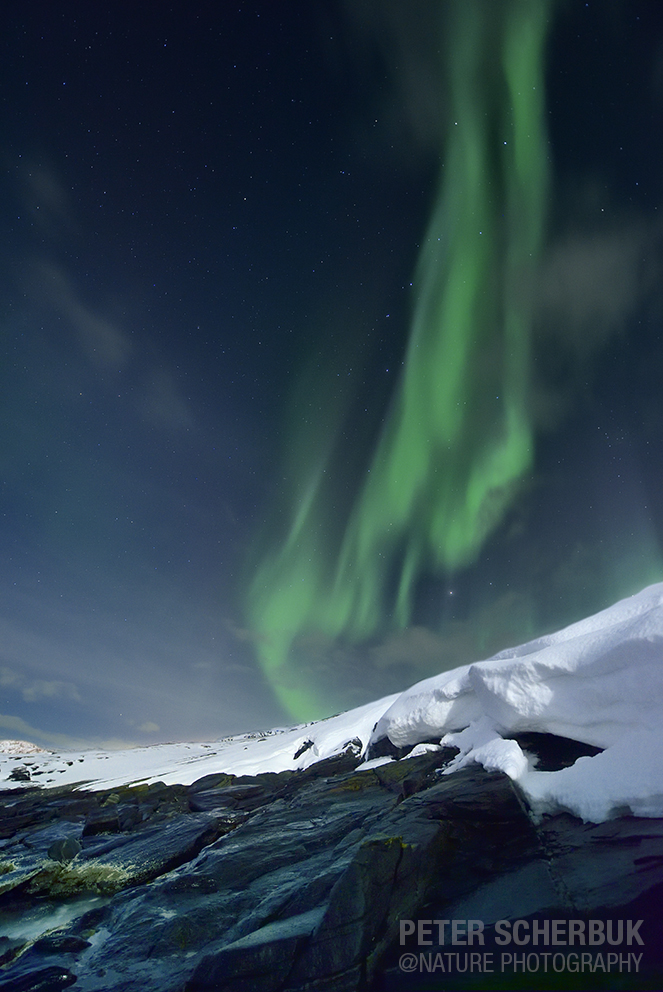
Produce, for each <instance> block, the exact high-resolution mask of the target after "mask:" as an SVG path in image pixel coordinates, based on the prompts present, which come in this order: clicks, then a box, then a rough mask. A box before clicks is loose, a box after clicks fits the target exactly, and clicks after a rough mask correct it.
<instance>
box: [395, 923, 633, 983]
mask: <svg viewBox="0 0 663 992" xmlns="http://www.w3.org/2000/svg"><path fill="white" fill-rule="evenodd" d="M643 922H644V921H643V920H498V921H497V923H495V924H494V926H493V925H492V924H491V931H492V936H493V943H494V945H495V947H496V948H498V949H496V950H480V949H479V948H482V947H485V934H484V929H485V927H484V923H483V921H482V920H401V921H400V943H401V947H403V946H405V945H406V944H407V945H408V946H409V948H410V949H409V950H408V951H406V952H404V953H402V954H401V955H400V958H399V962H398V964H399V968H400V970H401V971H402V972H405V973H409V974H412V973H413V972H429V973H430V972H439V973H450V972H451V973H453V972H477V973H479V972H482V973H486V974H490V973H491V972H498V973H499V972H537V971H540V972H552V971H554V972H562V971H570V972H613V973H614V972H632V973H634V972H639V970H640V963H641V961H642V958H643V952H642V951H640V952H637V948H638V947H643V946H644V939H643V937H642V935H641V933H640V928H641V926H642V925H643ZM450 946H451V947H452V948H453V950H451V949H449V947H450ZM458 947H463V948H467V947H472V948H474V949H473V950H471V951H470V950H457V948H458ZM424 948H435V950H424ZM501 948H508V950H507V949H505V950H501ZM571 948H572V949H571ZM631 948H632V950H631Z"/></svg>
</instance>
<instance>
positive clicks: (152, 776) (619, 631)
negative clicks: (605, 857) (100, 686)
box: [0, 583, 663, 822]
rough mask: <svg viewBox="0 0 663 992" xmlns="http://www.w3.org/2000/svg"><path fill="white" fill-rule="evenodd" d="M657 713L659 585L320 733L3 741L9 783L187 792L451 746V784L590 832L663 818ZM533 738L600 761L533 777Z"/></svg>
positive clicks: (2, 776) (325, 724)
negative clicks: (475, 776) (43, 747)
mask: <svg viewBox="0 0 663 992" xmlns="http://www.w3.org/2000/svg"><path fill="white" fill-rule="evenodd" d="M662 716H663V583H661V584H657V585H654V586H650V587H648V588H647V589H644V590H643V591H642V592H640V593H638V594H637V595H635V596H632V597H629V598H628V599H625V600H622V601H620V602H619V603H616V604H615V605H614V606H612V607H610V608H609V609H606V610H603V611H602V612H600V613H598V614H596V615H595V616H592V617H589V618H587V619H586V620H582V621H580V622H579V623H575V624H572V625H571V626H570V627H566V628H565V629H563V630H561V631H559V632H557V633H555V634H551V635H548V636H546V637H542V638H539V639H537V640H535V641H531V642H529V643H527V644H524V645H521V646H519V647H516V648H513V649H510V650H507V651H502V652H500V653H499V654H497V655H495V656H494V657H493V658H490V659H488V660H486V661H480V662H476V663H475V664H472V665H467V666H463V667H461V668H457V669H454V670H453V671H449V672H444V673H443V674H441V675H438V676H435V677H434V678H430V679H426V680H424V681H423V682H419V683H417V684H416V685H414V686H412V687H411V688H410V689H407V690H406V691H405V692H403V693H401V694H399V695H394V696H389V697H386V698H384V699H380V700H377V701H376V702H374V703H370V704H367V705H365V706H362V707H359V708H357V709H354V710H350V711H349V712H347V713H343V714H341V715H339V716H335V717H331V718H329V719H327V720H322V721H319V722H316V723H312V724H307V725H302V726H299V727H294V728H289V729H284V730H274V731H270V732H268V733H255V734H245V735H242V736H239V737H232V738H228V739H225V740H220V741H217V742H213V743H208V744H200V743H190V744H161V745H154V746H151V747H142V748H133V749H130V750H124V751H107V752H103V751H93V750H90V751H84V752H59V753H55V752H51V751H39V750H35V749H34V748H33V747H32V746H30V745H25V746H22V745H21V744H20V743H18V744H17V742H3V744H0V747H4V750H3V753H2V754H0V784H1V785H2V787H4V788H8V787H9V788H11V787H21V786H25V785H29V784H32V785H35V784H37V785H42V786H52V785H65V784H73V783H81V784H82V783H85V784H87V785H88V787H91V788H93V789H102V788H109V787H114V786H118V785H121V784H127V783H136V782H142V781H146V782H153V781H162V782H164V783H166V784H175V783H181V784H185V785H186V784H190V783H191V782H193V781H194V780H196V779H199V778H200V777H201V776H203V775H207V774H210V773H214V772H221V771H223V772H230V773H234V774H238V775H241V774H256V773H258V772H264V771H282V770H285V769H296V768H306V767H308V766H309V765H311V764H314V763H315V762H316V761H319V760H320V759H322V758H325V757H328V756H330V755H332V754H335V753H338V752H339V751H340V750H342V749H343V747H344V746H345V745H346V744H347V743H348V742H349V741H352V740H355V741H357V740H358V741H361V746H362V751H363V753H364V754H366V751H367V749H368V747H369V744H371V742H376V741H377V740H380V739H381V738H384V737H387V738H389V740H390V741H391V742H392V743H393V744H395V745H396V746H397V747H406V746H414V745H417V744H420V742H431V741H434V742H435V741H440V742H441V743H442V744H452V745H455V746H456V747H458V748H459V754H458V756H457V758H456V760H455V762H454V763H453V766H452V767H451V768H449V769H448V770H447V771H446V772H445V774H449V773H453V771H454V770H455V769H457V768H459V767H462V766H463V765H465V764H467V763H469V762H478V763H480V764H482V765H483V766H484V767H485V768H486V769H488V770H492V769H501V770H503V771H504V772H506V774H508V775H509V776H510V777H511V778H512V779H514V780H515V781H517V782H518V784H519V786H520V787H521V788H522V790H523V791H524V793H525V794H526V795H527V797H528V799H529V801H530V803H531V805H532V806H533V807H534V809H535V810H537V811H540V812H553V811H556V810H560V809H561V810H569V811H570V812H572V813H574V814H576V815H577V816H580V817H581V818H582V819H584V820H589V821H593V822H600V821H602V820H605V819H608V818H611V817H614V816H619V815H623V814H625V813H629V812H630V813H633V814H634V815H637V816H648V817H661V816H663V734H662V733H661V717H662ZM526 732H540V733H550V734H556V735H559V736H562V737H568V738H572V739H574V740H577V741H581V742H584V743H586V744H591V745H594V746H596V747H599V748H602V749H604V750H603V751H602V752H601V753H600V754H597V755H596V756H594V757H582V758H579V759H578V760H577V761H576V762H575V764H574V765H573V766H572V767H570V768H564V769H562V770H561V771H552V772H546V771H536V770H535V767H534V764H535V763H534V760H533V758H532V757H531V756H529V755H528V754H527V753H526V752H524V751H523V750H522V749H521V748H520V746H519V745H518V743H517V742H516V741H514V740H512V739H510V735H512V734H521V733H526ZM424 746H426V747H431V746H435V744H433V745H431V744H430V743H427V744H426V745H424ZM28 748H30V749H28ZM387 760H390V759H388V758H380V759H376V760H374V761H371V762H365V763H364V764H363V765H362V766H360V768H361V767H363V768H368V767H372V766H374V765H375V764H376V763H381V762H384V761H387ZM10 776H11V778H10ZM28 776H29V777H28Z"/></svg>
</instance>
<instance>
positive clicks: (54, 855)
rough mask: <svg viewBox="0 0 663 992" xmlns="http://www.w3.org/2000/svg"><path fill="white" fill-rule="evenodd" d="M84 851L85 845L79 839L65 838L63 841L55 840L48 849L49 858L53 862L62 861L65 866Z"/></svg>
mask: <svg viewBox="0 0 663 992" xmlns="http://www.w3.org/2000/svg"><path fill="white" fill-rule="evenodd" d="M82 850H83V845H82V844H81V842H80V841H79V840H78V838H77V837H64V838H63V839H62V840H55V841H53V843H52V844H51V846H50V847H49V849H48V856H49V858H51V859H52V860H53V861H61V862H62V863H63V864H65V863H66V862H68V861H73V859H74V858H75V857H76V855H77V854H78V853H79V852H80V851H82Z"/></svg>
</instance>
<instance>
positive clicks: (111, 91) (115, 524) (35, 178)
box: [0, 0, 663, 746]
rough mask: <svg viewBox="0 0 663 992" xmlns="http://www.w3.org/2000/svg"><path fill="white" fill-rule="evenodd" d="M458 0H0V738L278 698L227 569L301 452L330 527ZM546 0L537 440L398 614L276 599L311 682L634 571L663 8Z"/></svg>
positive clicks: (285, 514)
mask: <svg viewBox="0 0 663 992" xmlns="http://www.w3.org/2000/svg"><path fill="white" fill-rule="evenodd" d="M519 2H520V0H511V2H508V0H505V2H504V3H502V0H496V6H498V7H500V8H505V9H506V8H510V7H512V6H513V5H514V4H516V5H517V4H518V3H519ZM523 2H524V0H523ZM481 3H484V5H485V4H487V3H488V0H479V6H480V5H481ZM468 4H469V7H470V8H471V7H473V4H472V2H471V0H468ZM453 6H454V4H447V3H442V4H439V3H437V2H435V0H407V2H405V0H402V2H399V0H390V2H382V0H346V2H341V0H319V2H318V0H316V2H315V3H311V2H299V0H292V2H290V0H287V2H283V3H274V2H268V0H265V2H263V3H258V2H251V3H239V2H236V3H225V2H223V3H217V4H203V3H197V2H195V0H191V2H187V3H174V4H173V3H138V4H128V3H124V2H117V3H109V4H90V3H88V2H85V3H82V2H81V3H78V2H67V3H64V4H51V3H46V2H44V3H36V2H31V0H27V2H25V3H23V4H20V5H19V4H12V5H5V6H4V9H3V12H2V14H1V15H0V44H1V46H2V58H1V60H0V100H1V114H2V120H1V125H0V162H1V165H2V212H1V214H0V246H1V250H2V258H3V265H2V267H1V269H0V313H1V319H2V335H1V338H0V347H1V354H2V359H1V365H0V375H1V377H2V378H1V383H0V397H1V401H2V441H1V444H0V469H1V475H0V478H1V482H2V499H1V504H0V510H1V515H0V588H1V590H2V594H1V598H0V737H9V738H22V739H27V740H33V741H35V742H36V743H39V744H44V745H47V746H48V745H51V746H62V745H76V744H79V743H82V742H85V743H103V744H106V745H108V744H112V743H115V744H121V743H145V742H150V741H165V740H194V739H197V740H202V739H214V738H218V737H221V736H226V735H229V734H233V733H239V732H242V731H249V730H254V729H260V728H268V727H272V726H275V725H284V724H287V723H291V722H293V713H292V712H288V711H287V709H286V708H285V707H284V706H283V697H279V695H278V693H275V691H274V686H273V684H272V680H271V679H270V678H269V677H266V676H265V674H264V672H263V669H262V667H261V664H260V661H259V650H258V649H259V646H260V641H261V639H263V642H264V639H265V636H266V635H265V632H264V631H261V630H256V629H255V628H254V626H252V622H251V615H250V614H251V611H250V609H249V607H247V602H248V601H249V600H250V593H249V590H250V589H251V588H252V583H254V582H255V576H256V575H257V574H260V567H261V562H263V561H264V556H265V554H270V555H272V556H277V557H278V555H279V548H280V547H281V546H282V545H283V543H284V541H286V540H287V535H288V533H291V528H292V518H293V516H294V515H296V513H297V503H298V500H300V498H301V492H299V490H301V487H302V485H303V483H302V479H303V478H304V477H305V471H304V469H302V466H304V467H305V466H306V465H307V464H308V465H312V464H313V463H314V462H316V459H318V462H319V465H322V468H320V472H322V473H323V474H324V475H325V477H326V478H325V480H324V490H323V491H322V495H321V496H320V506H321V507H322V511H321V513H322V517H321V519H322V521H323V523H322V525H321V524H320V523H319V527H320V526H325V523H324V522H325V521H327V520H328V524H329V533H328V535H327V542H328V543H334V542H335V541H336V540H337V536H338V540H339V541H340V540H341V539H342V534H343V528H344V526H345V522H347V519H348V517H349V515H350V514H351V507H352V506H353V504H354V502H355V500H356V499H357V495H358V493H359V492H360V490H361V487H362V484H363V483H362V480H363V479H364V478H365V476H366V473H367V467H369V466H370V465H371V458H372V457H373V453H374V452H375V450H376V446H377V445H378V442H379V438H380V437H381V432H382V431H383V430H384V429H385V424H386V423H387V422H388V419H389V416H390V411H391V410H392V409H393V407H394V403H395V399H394V397H395V396H397V393H398V383H399V380H400V377H401V376H402V374H403V369H404V368H405V364H404V363H405V361H406V353H407V345H408V337H409V335H410V329H411V320H412V313H413V311H414V308H415V294H416V283H415V286H414V287H413V278H414V272H415V269H416V266H417V259H418V257H419V252H420V248H421V246H422V242H423V240H424V235H425V232H426V229H427V225H428V223H429V217H430V215H431V211H432V210H433V207H434V203H435V200H436V195H437V191H438V189H439V184H440V174H441V173H442V182H443V181H444V164H443V163H444V161H445V139H444V136H445V134H446V133H447V129H448V127H449V124H450V122H449V119H448V118H449V114H450V110H449V107H450V99H449V95H448V86H447V74H446V71H445V64H444V60H445V56H444V54H443V53H444V51H445V48H444V39H443V38H442V40H440V39H441V34H442V35H443V33H444V31H445V30H449V29H448V21H447V20H446V19H445V18H446V13H448V11H447V10H446V8H449V7H453ZM440 8H443V11H442V15H441V14H440ZM548 11H549V12H548V20H549V26H548V29H547V41H546V46H545V52H546V58H545V121H544V124H545V127H546V129H547V138H546V148H547V159H548V169H549V180H548V182H549V188H548V191H547V192H546V194H545V200H546V224H545V236H544V241H543V246H542V250H541V255H540V258H538V259H537V261H536V266H535V269H534V270H533V271H532V272H531V273H530V276H529V278H528V285H529V288H530V290H531V296H532V299H533V332H532V339H531V340H532V348H531V355H530V358H529V364H528V373H527V374H528V383H527V410H528V418H529V422H530V425H531V429H532V433H533V438H534V443H533V454H532V464H531V466H530V468H529V469H528V470H527V471H526V472H523V473H522V476H521V478H519V480H518V485H517V486H515V487H514V489H513V492H512V493H511V495H510V497H509V501H508V505H507V506H506V508H505V510H504V512H503V513H501V514H500V516H499V520H498V522H497V523H496V524H495V526H494V527H492V529H491V530H490V533H488V534H487V535H486V537H485V539H484V540H482V542H481V546H480V547H479V548H478V549H477V551H476V553H475V554H474V555H473V556H472V560H471V561H467V562H465V563H463V564H462V565H458V566H454V567H448V568H443V569H441V568H439V567H433V565H432V564H429V565H428V566H427V565H426V564H425V563H424V564H423V565H421V567H420V568H419V569H418V572H417V576H416V582H415V583H414V587H413V588H414V594H413V600H412V604H411V606H412V609H411V615H410V616H409V618H408V623H407V625H406V626H405V628H404V629H397V625H394V623H393V622H392V620H393V617H392V616H391V615H390V608H389V605H388V604H385V603H383V604H382V605H381V607H380V609H381V621H380V623H379V624H377V625H376V627H375V629H374V630H373V631H372V632H371V633H370V636H363V637H362V638H357V637H353V636H352V634H351V632H347V633H343V632H342V633H341V634H339V635H336V634H335V635H334V636H331V635H330V634H329V632H328V631H319V630H316V629H305V630H300V631H297V632H296V633H295V636H294V640H293V642H292V644H291V652H290V661H289V678H290V679H291V680H292V678H293V675H294V676H295V677H296V678H297V679H298V678H299V676H300V675H301V680H302V683H305V684H307V685H309V686H311V687H314V688H315V689H316V691H317V694H318V696H321V697H323V698H324V699H325V700H326V701H327V708H328V711H329V712H330V713H331V712H335V711H338V710H339V709H345V708H349V707H351V706H356V705H359V704H361V703H364V702H367V701H369V700H371V699H375V698H378V697H379V696H381V695H385V694H387V693H390V692H396V691H399V690H401V689H404V688H406V687H407V686H408V685H410V684H411V683H412V682H414V681H416V680H418V679H421V678H425V677H427V676H429V675H433V674H436V673H437V672H438V671H440V670H442V669H444V668H449V667H453V666H455V665H458V664H461V663H465V662H467V661H471V660H477V659H479V658H482V657H487V656H488V655H489V654H491V653H493V652H495V651H497V650H500V649H501V648H504V647H507V646H509V645H511V644H515V643H518V642H522V641H524V640H526V639H529V638H531V637H535V636H537V635H539V634H542V633H544V632H546V631H549V630H551V629H555V628H557V627H559V626H561V625H563V624H566V623H570V622H572V621H573V620H576V619H579V618H580V617H582V616H584V615H587V614H588V613H590V612H594V611H596V610H598V609H601V608H603V607H605V606H608V605H610V603H611V602H613V601H614V600H616V599H618V598H620V597H621V596H624V595H628V594H630V593H632V592H635V591H637V590H638V589H639V588H641V587H642V586H644V585H646V584H647V583H649V582H653V581H660V580H663V555H662V551H661V547H662V545H661V541H662V539H663V497H662V496H661V492H662V486H663V448H662V443H663V390H662V388H661V384H662V382H663V206H662V194H663V7H662V5H661V4H660V3H659V2H658V0H644V2H613V0H600V2H599V0H597V2H594V3H585V2H580V0H568V2H566V3H563V2H561V3H559V4H557V5H551V6H550V7H549V8H548ZM445 25H446V27H445ZM487 126H488V125H487ZM480 371H481V370H479V371H478V373H477V374H479V372H480ZM481 374H483V373H481ZM477 429H478V428H477ZM330 439H332V440H330ZM467 444H468V445H469V447H471V446H472V445H471V440H470V441H468V442H467ZM316 464H317V463H316ZM298 487H299V488H298ZM329 535H331V536H329ZM393 564H394V563H393V562H387V563H386V564H385V568H386V569H387V571H389V569H390V568H393ZM290 578H292V576H291V577H290ZM276 581H277V582H278V581H279V580H278V578H277V580H276ZM281 581H283V582H284V583H286V584H287V581H289V580H286V579H282V580H281ZM391 581H392V579H391V577H390V574H389V575H388V576H387V579H386V587H387V590H388V589H389V586H390V582H391ZM393 581H394V582H395V581H396V579H395V578H394V580H393ZM387 598H388V597H387ZM294 715H296V716H297V717H298V718H305V717H306V716H307V715H308V714H306V713H303V714H302V713H301V712H299V713H297V714H294ZM315 715H319V714H318V713H317V712H316V713H314V712H313V711H312V712H311V714H310V716H311V717H313V716H315Z"/></svg>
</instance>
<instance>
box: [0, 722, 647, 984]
mask: <svg viewBox="0 0 663 992" xmlns="http://www.w3.org/2000/svg"><path fill="white" fill-rule="evenodd" d="M541 736H542V737H546V738H547V737H548V736H549V735H541ZM519 741H520V742H521V744H522V745H523V746H526V745H527V746H528V749H529V750H530V751H533V750H534V749H535V745H536V748H538V752H537V753H539V754H540V755H541V756H542V760H544V761H546V762H553V761H555V762H558V763H559V762H564V761H567V762H568V761H569V760H570V758H571V756H572V754H573V753H574V752H573V749H572V748H571V745H569V744H568V742H564V741H561V742H559V741H554V740H553V741H550V740H548V739H546V740H543V741H541V740H532V739H531V735H529V736H528V737H526V735H521V736H520V737H519ZM583 753H586V752H583ZM360 754H361V742H357V741H350V742H348V744H347V745H346V747H345V748H344V749H342V752H341V753H339V754H338V755H335V756H334V757H332V758H329V759H326V760H325V761H320V762H318V763H316V764H313V765H310V766H309V767H308V768H307V769H305V770H303V771H301V772H291V771H289V772H280V773H273V772H271V773H262V774H260V775H256V776H244V775H243V776H230V775H224V774H218V775H213V776H205V777H204V778H202V779H200V780H199V781H198V782H196V783H194V784H193V785H192V786H190V787H188V788H187V787H184V786H165V785H163V783H156V784H154V785H142V786H138V787H136V786H134V787H120V788H116V789H114V790H112V791H111V790H107V791H105V792H99V793H90V792H86V791H85V789H84V788H81V787H79V788H77V789H74V788H57V789H37V788H31V787H28V788H27V789H26V790H25V791H22V792H9V791H7V792H5V793H0V823H1V824H2V829H3V832H4V836H3V838H2V852H1V857H0V931H1V930H2V929H3V920H6V921H7V924H8V926H7V927H6V932H7V933H10V932H11V934H12V936H11V939H9V938H8V939H7V940H6V941H3V942H2V943H0V969H1V970H0V976H1V977H0V990H2V989H5V988H13V989H15V990H19V992H20V990H23V992H27V990H28V989H33V988H34V989H41V990H42V992H45V990H47V989H50V988H52V989H55V988H64V987H66V986H67V985H68V984H69V985H71V984H74V982H77V985H78V987H80V988H81V989H84V990H86V992H109V990H111V989H112V990H113V992H182V990H183V989H185V988H186V989H188V990H189V992H204V990H209V992H212V990H215V992H219V990H221V992H224V990H225V992H359V990H361V992H379V990H380V992H382V990H384V992H409V990H410V989H412V990H417V989H423V988H425V987H426V985H425V982H424V979H425V977H426V976H423V977H421V980H419V979H418V978H417V977H416V976H415V977H412V978H410V977H408V976H407V975H404V974H403V973H402V972H401V971H400V969H399V967H398V958H399V955H400V954H401V953H402V951H403V950H404V949H407V948H401V946H400V935H399V929H398V928H399V921H400V920H401V919H412V920H416V919H431V920H433V919H461V920H465V919H481V920H482V921H483V922H484V923H485V927H486V930H485V938H486V947H487V948H488V947H489V946H495V947H496V945H495V923H496V922H497V921H498V920H505V921H507V922H508V921H511V920H516V919H523V920H525V921H528V920H543V921H545V920H546V919H552V918H554V919H560V920H566V919H589V918H596V917H597V914H598V915H600V917H601V919H604V920H608V919H612V920H614V921H618V920H619V919H636V920H637V919H643V920H644V921H645V923H643V934H644V935H645V937H646V949H647V959H646V961H647V967H648V968H649V971H648V973H647V974H648V977H647V981H649V983H650V984H649V987H650V988H655V987H657V983H658V987H660V985H661V983H660V982H659V978H660V975H661V974H663V960H660V959H661V958H663V950H661V951H660V952H659V951H655V950H654V949H655V948H657V947H658V945H659V944H660V941H659V933H660V926H661V915H662V914H661V908H660V907H661V905H663V821H660V820H642V819H637V818H634V817H622V818H620V819H618V820H614V821H611V822H609V823H604V824H601V825H593V824H583V823H581V822H580V821H579V820H577V819H576V818H574V817H572V816H569V815H566V814H561V815H558V816H547V817H543V818H541V819H540V820H535V819H533V818H532V817H531V816H530V814H529V810H528V807H527V803H526V802H525V800H524V798H523V797H522V795H521V794H520V792H519V790H518V788H517V787H516V786H514V784H513V783H512V782H511V781H510V780H509V779H508V778H507V777H506V776H504V775H502V774H499V773H487V772H486V771H484V769H483V768H481V767H480V766H477V765H472V766H468V767H465V768H463V769H461V770H460V771H457V772H454V773H453V774H443V772H444V771H445V769H446V767H447V766H448V763H449V760H450V758H451V757H453V756H454V755H455V754H456V751H455V749H440V748H438V749H435V750H430V751H427V752H425V753H423V754H420V755H418V756H416V757H406V758H401V759H400V760H393V761H390V762H388V763H385V764H382V765H379V766H377V767H375V768H372V769H366V770H362V768H361V766H360V765H358V761H359V760H360ZM77 846H78V848H80V849H76V848H77ZM30 914H32V922H31V923H30V928H31V929H29V928H28V927H27V925H26V928H25V929H24V930H22V929H21V927H22V923H21V921H22V920H23V919H25V920H26V921H27V920H28V919H29V918H30ZM37 919H38V920H40V921H41V924H42V926H43V929H42V931H41V932H42V936H40V937H38V939H36V940H35V939H34V938H35V929H34V928H35V922H34V921H35V920H37ZM615 926H617V923H616V922H615ZM10 927H11V929H10ZM37 933H38V931H37ZM444 939H445V940H448V939H450V937H449V934H448V933H447V935H446V937H445V938H444ZM440 940H441V942H439V941H438V944H437V948H436V947H435V946H433V947H430V948H428V949H430V950H431V951H436V949H437V950H439V951H443V950H445V949H446V950H449V947H448V944H447V943H444V941H442V939H441V938H440ZM33 941H34V942H33ZM491 941H492V944H491ZM657 954H658V957H657ZM428 977H429V978H430V977H435V976H428ZM562 977H564V976H562ZM568 977H569V976H566V979H568ZM456 979H458V982H457V983H456ZM644 980H645V979H644V977H643V981H644ZM468 981H469V977H468V979H467V981H466V982H465V985H464V986H463V982H462V980H461V976H460V975H455V976H449V975H447V976H446V978H445V982H446V984H445V987H446V988H448V989H449V990H452V989H456V988H458V989H461V988H463V987H465V988H469V987H472V988H474V987H477V988H478V987H480V986H479V985H468V984H467V982H468ZM505 981H507V984H508V981H509V980H508V976H507V978H506V979H505ZM560 981H561V979H560ZM8 983H10V984H8ZM49 983H50V984H49ZM454 983H456V984H454ZM568 984H569V981H567V985H568ZM429 985H430V982H429ZM433 987H441V985H440V984H439V982H438V983H437V984H434V985H433ZM488 987H489V988H490V987H493V986H491V984H490V983H488ZM595 987H596V988H601V987H603V986H601V985H596V986H595ZM631 987H633V988H636V987H643V988H644V987H647V986H644V985H642V986H636V985H632V986H631Z"/></svg>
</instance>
